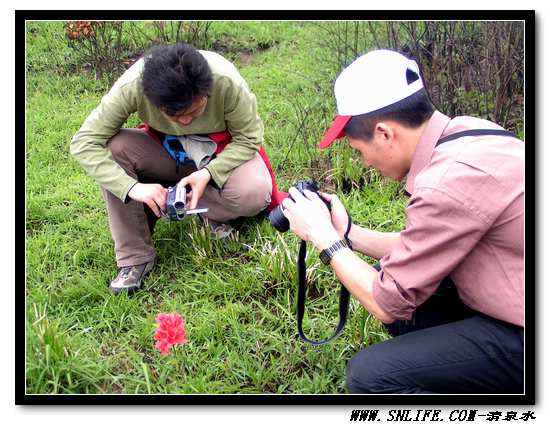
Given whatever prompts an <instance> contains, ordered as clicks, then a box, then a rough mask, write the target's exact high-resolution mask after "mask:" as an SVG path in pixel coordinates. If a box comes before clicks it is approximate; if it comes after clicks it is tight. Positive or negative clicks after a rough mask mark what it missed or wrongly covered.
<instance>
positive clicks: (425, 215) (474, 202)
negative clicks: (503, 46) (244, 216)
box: [283, 50, 524, 394]
mask: <svg viewBox="0 0 550 425" xmlns="http://www.w3.org/2000/svg"><path fill="white" fill-rule="evenodd" d="M334 93H335V97H336V102H337V108H338V116H337V117H336V119H335V121H334V122H333V124H332V126H331V127H330V128H329V130H328V131H327V132H326V133H325V135H324V137H323V139H322V141H321V143H320V147H321V148H326V147H328V146H329V145H330V144H331V143H332V142H333V141H334V140H335V139H337V138H340V137H343V136H347V138H348V142H349V144H350V146H351V147H352V148H353V149H355V150H357V151H358V152H359V153H360V154H361V156H362V159H363V162H364V164H365V166H367V167H369V166H372V167H374V168H376V169H377V170H378V171H380V173H381V174H382V175H384V176H386V177H389V178H391V179H394V180H398V181H400V180H402V179H403V178H406V186H405V189H406V191H407V193H408V194H409V195H410V200H409V203H408V205H407V208H406V226H405V228H404V229H403V230H402V231H401V232H399V233H382V232H376V231H373V230H369V229H365V228H361V227H359V226H357V225H355V224H354V225H352V227H351V230H350V232H349V234H348V235H347V238H346V235H345V231H346V229H347V224H348V215H347V213H346V211H345V209H344V207H343V205H342V204H341V202H340V201H339V199H338V197H337V196H336V195H326V194H323V195H322V196H323V197H325V198H326V200H328V201H330V203H331V212H329V210H328V209H327V208H326V206H325V204H324V203H323V202H322V201H321V199H319V197H318V196H317V195H316V194H314V193H312V192H308V191H306V192H305V196H303V195H301V194H300V193H299V192H298V191H297V190H295V189H290V191H289V192H290V195H291V197H292V198H289V199H287V200H285V201H284V202H283V206H284V208H285V209H284V214H285V216H286V217H287V218H288V220H289V222H290V229H291V230H292V231H293V232H294V233H296V234H297V235H298V236H299V237H300V238H301V239H303V240H306V241H310V242H312V243H313V245H314V246H315V247H316V248H317V249H318V250H319V251H321V254H322V258H324V259H325V261H327V262H329V263H330V266H331V267H332V268H333V270H334V271H335V273H336V275H337V276H338V278H339V279H340V281H341V282H342V283H343V284H344V285H345V286H346V288H347V289H348V290H349V291H350V293H351V294H352V295H353V296H355V297H356V298H357V299H358V300H359V302H361V304H362V305H363V306H364V307H365V308H366V309H367V310H368V311H369V312H370V313H371V314H373V315H374V316H375V317H376V318H378V319H379V320H381V321H382V322H383V323H385V324H386V326H387V328H388V331H389V333H390V334H391V335H392V336H394V338H392V339H390V340H388V341H386V342H383V343H380V344H376V345H373V346H370V347H367V348H365V349H363V350H362V351H360V352H359V353H357V354H356V355H355V356H354V357H353V358H352V360H351V361H350V362H349V365H348V371H347V382H348V388H349V391H350V392H353V393H457V394H458V393H460V394H464V393H468V394H478V393H480V394H481V393H494V394H497V393H510V394H511V393H514V394H521V393H523V392H524V372H523V371H524V354H523V353H524V341H523V334H524V332H523V326H524V246H523V243H524V241H523V239H524V238H523V235H524V144H523V142H522V141H520V140H518V139H517V138H516V137H515V136H514V135H513V134H512V133H509V132H507V131H505V130H504V129H502V128H501V127H500V126H498V125H496V124H494V123H491V122H489V121H486V120H482V119H478V118H472V117H457V118H454V119H451V118H449V117H447V116H445V115H444V114H442V113H440V112H438V111H435V109H434V107H433V105H432V104H431V102H430V100H429V97H428V95H427V93H426V90H425V89H424V86H423V83H422V79H421V78H420V75H419V69H418V65H417V64H416V63H415V62H414V61H413V60H409V59H407V58H406V57H404V56H403V55H401V54H399V53H397V52H393V51H389V50H376V51H372V52H369V53H367V54H365V55H363V56H361V57H359V58H358V59H357V60H356V61H355V62H353V63H352V64H351V65H350V66H349V67H347V68H346V69H345V70H344V71H343V72H342V73H341V74H340V75H339V77H338V79H337V80H336V83H335V87H334ZM348 241H349V242H350V243H351V247H350V246H349V244H348ZM352 249H353V250H352ZM353 251H358V252H361V253H364V254H366V255H369V256H371V257H374V258H376V259H380V262H379V265H377V267H376V268H375V267H371V266H370V265H369V264H367V263H366V262H365V261H363V260H361V259H360V257H358V256H357V255H355V254H354V252H353Z"/></svg>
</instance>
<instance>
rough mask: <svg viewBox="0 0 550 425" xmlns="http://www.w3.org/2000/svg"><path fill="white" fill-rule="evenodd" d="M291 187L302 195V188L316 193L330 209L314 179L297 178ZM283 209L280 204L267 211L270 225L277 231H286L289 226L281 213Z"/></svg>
mask: <svg viewBox="0 0 550 425" xmlns="http://www.w3.org/2000/svg"><path fill="white" fill-rule="evenodd" d="M292 187H294V188H295V189H296V190H298V192H300V193H301V194H302V195H303V194H304V190H309V191H311V192H314V193H316V194H317V195H318V196H319V198H321V200H322V201H323V202H324V203H325V205H326V206H327V207H328V209H329V210H330V202H328V201H326V200H325V199H324V198H323V197H322V196H321V195H319V186H318V185H317V183H316V182H315V181H313V180H299V181H297V182H296V183H295V184H294V185H293V186H292ZM288 196H289V198H290V199H292V196H290V195H288ZM283 209H284V207H283V205H282V204H281V205H279V206H278V207H277V208H275V209H274V210H273V211H271V212H270V213H269V221H270V222H271V225H272V226H273V227H275V229H277V230H278V231H279V232H286V231H287V230H288V229H289V228H290V223H289V222H288V219H287V218H286V217H285V215H284V214H283Z"/></svg>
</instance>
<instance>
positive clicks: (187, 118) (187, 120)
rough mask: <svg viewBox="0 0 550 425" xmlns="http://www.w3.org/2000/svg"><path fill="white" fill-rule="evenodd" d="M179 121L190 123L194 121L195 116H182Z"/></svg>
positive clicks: (184, 123)
mask: <svg viewBox="0 0 550 425" xmlns="http://www.w3.org/2000/svg"><path fill="white" fill-rule="evenodd" d="M178 121H179V123H180V124H182V125H189V124H191V122H192V121H193V117H180V118H179V120H178Z"/></svg>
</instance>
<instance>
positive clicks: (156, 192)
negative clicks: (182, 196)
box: [128, 183, 167, 217]
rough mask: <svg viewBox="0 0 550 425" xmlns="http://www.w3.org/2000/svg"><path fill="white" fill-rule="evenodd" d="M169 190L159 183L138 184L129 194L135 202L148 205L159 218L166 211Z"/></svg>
mask: <svg viewBox="0 0 550 425" xmlns="http://www.w3.org/2000/svg"><path fill="white" fill-rule="evenodd" d="M166 192H167V190H166V189H165V188H164V187H162V186H161V185H160V184H157V183H136V184H135V185H134V186H133V187H132V188H131V189H130V191H129V192H128V196H129V197H130V198H132V199H133V200H134V201H139V202H143V203H144V204H147V205H148V206H149V208H151V210H153V212H154V213H155V215H156V216H157V217H160V212H161V211H164V210H165V209H166Z"/></svg>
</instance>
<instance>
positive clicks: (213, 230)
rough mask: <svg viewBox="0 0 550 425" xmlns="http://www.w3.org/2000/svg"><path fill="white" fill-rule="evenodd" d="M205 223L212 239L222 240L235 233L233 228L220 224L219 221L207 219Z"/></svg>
mask: <svg viewBox="0 0 550 425" xmlns="http://www.w3.org/2000/svg"><path fill="white" fill-rule="evenodd" d="M205 221H206V225H207V226H208V228H209V229H210V236H211V237H212V239H216V240H224V239H227V238H229V237H230V236H232V235H234V234H235V233H236V230H235V228H234V227H233V226H231V225H229V224H227V223H220V222H219V221H214V220H210V219H208V218H207V219H206V220H205Z"/></svg>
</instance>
